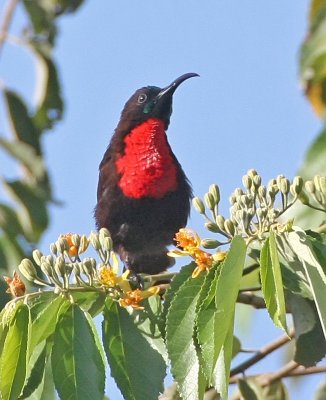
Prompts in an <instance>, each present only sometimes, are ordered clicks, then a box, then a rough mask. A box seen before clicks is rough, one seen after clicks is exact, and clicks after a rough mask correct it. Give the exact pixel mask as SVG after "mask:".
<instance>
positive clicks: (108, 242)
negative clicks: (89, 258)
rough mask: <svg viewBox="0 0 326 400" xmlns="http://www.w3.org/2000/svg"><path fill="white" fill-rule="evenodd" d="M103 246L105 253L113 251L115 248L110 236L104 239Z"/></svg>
mask: <svg viewBox="0 0 326 400" xmlns="http://www.w3.org/2000/svg"><path fill="white" fill-rule="evenodd" d="M101 245H102V249H103V250H104V251H111V250H112V248H113V242H112V239H111V238H110V236H107V237H104V238H102V240H101Z"/></svg>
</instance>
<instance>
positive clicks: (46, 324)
mask: <svg viewBox="0 0 326 400" xmlns="http://www.w3.org/2000/svg"><path fill="white" fill-rule="evenodd" d="M69 306H70V302H69V301H68V300H66V299H64V298H63V297H61V296H56V297H55V298H54V299H53V300H52V299H49V301H48V302H46V301H45V300H43V302H42V307H40V305H39V304H38V305H37V314H36V315H33V314H34V309H33V307H32V309H31V313H32V321H33V322H32V338H31V348H32V349H33V348H34V347H35V346H36V345H38V344H39V343H41V342H42V341H43V340H45V339H47V338H48V337H49V336H51V335H52V334H53V333H54V331H55V328H56V324H57V321H58V319H59V318H60V316H61V315H62V314H64V313H65V312H66V311H67V309H68V308H69ZM34 308H35V307H34Z"/></svg>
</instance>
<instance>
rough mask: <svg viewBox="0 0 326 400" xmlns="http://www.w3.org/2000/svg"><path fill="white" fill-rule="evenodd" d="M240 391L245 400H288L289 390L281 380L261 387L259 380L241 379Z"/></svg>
mask: <svg viewBox="0 0 326 400" xmlns="http://www.w3.org/2000/svg"><path fill="white" fill-rule="evenodd" d="M239 389H240V393H241V395H242V397H241V399H243V400H288V393H287V390H286V388H285V386H284V384H283V382H282V381H280V380H277V381H274V382H272V383H271V384H270V385H268V386H264V387H261V384H260V383H259V380H258V379H255V378H249V379H240V380H239Z"/></svg>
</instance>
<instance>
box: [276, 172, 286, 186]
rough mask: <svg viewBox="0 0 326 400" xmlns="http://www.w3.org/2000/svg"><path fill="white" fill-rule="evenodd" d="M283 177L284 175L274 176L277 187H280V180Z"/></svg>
mask: <svg viewBox="0 0 326 400" xmlns="http://www.w3.org/2000/svg"><path fill="white" fill-rule="evenodd" d="M284 178H285V176H284V175H278V176H277V178H276V184H277V187H278V188H279V189H281V180H282V179H284Z"/></svg>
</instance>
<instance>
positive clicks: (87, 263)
mask: <svg viewBox="0 0 326 400" xmlns="http://www.w3.org/2000/svg"><path fill="white" fill-rule="evenodd" d="M83 267H84V270H86V271H88V273H89V274H93V273H94V272H95V269H96V260H95V259H94V258H91V257H87V258H85V259H84V260H83Z"/></svg>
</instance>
